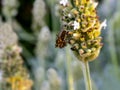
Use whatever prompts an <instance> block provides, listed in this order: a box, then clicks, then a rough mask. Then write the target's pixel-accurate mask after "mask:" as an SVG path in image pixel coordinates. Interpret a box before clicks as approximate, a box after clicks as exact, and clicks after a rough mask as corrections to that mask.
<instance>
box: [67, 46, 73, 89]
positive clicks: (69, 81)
mask: <svg viewBox="0 0 120 90" xmlns="http://www.w3.org/2000/svg"><path fill="white" fill-rule="evenodd" d="M68 49H69V48H68ZM68 49H67V50H66V55H67V60H66V69H67V80H68V90H74V83H73V76H72V71H71V67H70V66H71V56H70V53H69V50H68Z"/></svg>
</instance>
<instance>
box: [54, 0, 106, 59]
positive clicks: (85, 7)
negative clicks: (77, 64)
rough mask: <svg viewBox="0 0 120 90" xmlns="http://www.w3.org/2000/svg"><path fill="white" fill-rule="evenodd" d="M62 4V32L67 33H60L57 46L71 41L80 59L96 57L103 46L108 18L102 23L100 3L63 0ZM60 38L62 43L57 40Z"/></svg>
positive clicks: (86, 0)
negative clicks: (102, 32)
mask: <svg viewBox="0 0 120 90" xmlns="http://www.w3.org/2000/svg"><path fill="white" fill-rule="evenodd" d="M68 3H69V4H68ZM60 4H61V5H60V18H61V21H62V31H61V32H63V31H64V32H67V33H65V34H66V35H64V37H63V35H58V36H59V37H57V40H56V46H57V47H59V46H61V45H62V44H63V43H62V42H64V43H66V44H67V43H69V44H70V45H71V50H72V51H73V52H74V54H75V55H76V57H77V58H78V59H79V60H81V61H92V60H94V59H96V58H97V56H98V55H99V52H100V49H101V47H102V46H103V44H102V43H101V40H102V37H101V36H100V35H101V30H102V28H104V29H105V27H106V26H107V24H106V20H104V21H103V22H102V23H100V21H99V17H98V15H97V11H96V7H97V5H98V3H97V2H95V1H93V0H70V1H68V0H61V1H60ZM59 39H61V40H62V41H61V43H58V42H57V41H59ZM58 44H59V45H58ZM60 44H61V45H60ZM64 46H66V45H64ZM59 48H61V47H59ZM62 48H63V47H62Z"/></svg>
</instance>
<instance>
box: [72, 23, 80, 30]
mask: <svg viewBox="0 0 120 90" xmlns="http://www.w3.org/2000/svg"><path fill="white" fill-rule="evenodd" d="M73 26H74V30H76V29H79V28H80V24H79V22H77V21H74V24H73Z"/></svg>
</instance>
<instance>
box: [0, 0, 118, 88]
mask: <svg viewBox="0 0 120 90" xmlns="http://www.w3.org/2000/svg"><path fill="white" fill-rule="evenodd" d="M96 1H97V0H96ZM58 2H59V0H29V1H28V0H0V26H2V25H3V24H4V23H8V24H9V25H10V26H11V27H12V29H13V31H14V32H15V33H16V35H17V38H18V41H17V43H18V45H19V46H20V47H21V48H22V52H21V53H20V56H21V57H22V59H23V61H24V67H25V68H26V69H27V70H28V74H29V75H30V79H31V80H32V82H33V86H32V89H28V90H85V84H84V79H83V74H82V71H81V66H80V63H79V61H78V60H77V59H76V58H75V57H74V55H73V54H72V52H71V51H70V50H69V46H68V47H66V48H64V49H58V48H55V41H56V34H57V33H58V32H59V31H60V19H59V11H58V10H59V6H58ZM97 2H99V5H98V7H97V10H98V15H99V17H100V21H101V22H102V21H104V19H107V28H106V29H105V30H102V35H101V36H102V37H103V40H102V42H103V43H104V46H103V48H102V50H101V53H100V55H99V57H98V58H97V59H96V60H95V61H93V62H90V71H91V77H92V83H93V90H120V67H119V66H120V61H119V59H120V35H119V34H120V31H119V30H120V1H119V0H98V1H97ZM2 32H3V31H0V33H2ZM6 33H8V35H9V34H10V35H12V34H11V33H9V32H7V31H6ZM0 35H1V34H0ZM0 37H1V36H0ZM3 38H8V37H7V36H6V37H3ZM0 40H4V39H1V38H0ZM11 42H12V39H11ZM0 46H1V41H0ZM1 50H2V49H1V47H0V51H1ZM0 62H2V60H1V59H0ZM13 62H14V61H13ZM0 65H1V64H0ZM5 67H9V66H7V65H6V66H5ZM16 67H17V64H16ZM14 68H15V67H14ZM1 73H2V74H1ZM3 74H4V69H2V68H1V67H0V84H1V82H3V79H2V78H3V76H4V75H3ZM6 87H8V85H7V86H6ZM0 88H2V85H0ZM0 90H12V89H0ZM15 90H18V89H15Z"/></svg>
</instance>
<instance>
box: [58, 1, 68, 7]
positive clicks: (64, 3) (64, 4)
mask: <svg viewBox="0 0 120 90" xmlns="http://www.w3.org/2000/svg"><path fill="white" fill-rule="evenodd" d="M67 3H68V0H61V1H60V4H61V5H63V6H66V5H67Z"/></svg>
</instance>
